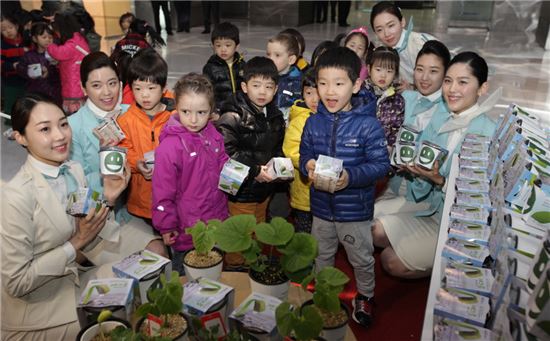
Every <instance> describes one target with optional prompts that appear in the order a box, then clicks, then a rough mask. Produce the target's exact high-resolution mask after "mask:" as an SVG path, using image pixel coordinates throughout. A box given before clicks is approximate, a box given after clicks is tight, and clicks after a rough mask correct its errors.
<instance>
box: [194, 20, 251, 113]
mask: <svg viewBox="0 0 550 341" xmlns="http://www.w3.org/2000/svg"><path fill="white" fill-rule="evenodd" d="M210 40H211V42H212V49H213V50H214V54H213V55H212V56H211V57H210V58H209V59H208V61H207V62H206V64H205V65H204V67H203V68H202V73H203V74H204V75H205V76H206V77H208V78H209V79H210V81H211V82H212V84H213V85H214V97H215V101H216V106H215V109H217V110H219V109H220V108H221V107H222V104H223V102H225V101H227V100H229V99H230V98H231V97H233V96H235V94H236V93H237V91H239V90H240V85H241V83H242V81H243V68H244V65H245V64H246V63H245V61H244V59H243V57H242V56H241V55H240V54H239V52H237V49H238V48H239V43H240V40H239V29H238V28H237V26H235V25H233V24H232V23H230V22H223V23H221V24H219V25H217V26H216V27H214V30H213V31H212V36H211V39H210Z"/></svg>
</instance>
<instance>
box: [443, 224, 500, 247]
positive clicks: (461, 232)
mask: <svg viewBox="0 0 550 341" xmlns="http://www.w3.org/2000/svg"><path fill="white" fill-rule="evenodd" d="M490 236H491V228H490V227H489V226H487V225H484V224H476V223H471V222H467V221H462V220H458V219H453V220H451V222H450V223H449V238H451V237H454V238H458V239H461V240H466V241H469V242H473V243H476V244H481V245H489V238H490Z"/></svg>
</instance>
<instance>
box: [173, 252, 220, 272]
mask: <svg viewBox="0 0 550 341" xmlns="http://www.w3.org/2000/svg"><path fill="white" fill-rule="evenodd" d="M222 259H223V256H222V255H221V253H220V252H218V251H216V250H211V251H210V252H208V253H207V254H206V255H200V254H198V253H197V251H196V250H191V251H189V252H187V253H186V254H185V256H184V258H183V261H184V262H185V263H186V264H189V265H191V266H193V267H195V268H208V267H211V266H214V265H216V264H218V263H220V262H221V261H222Z"/></svg>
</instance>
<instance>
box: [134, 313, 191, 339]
mask: <svg viewBox="0 0 550 341" xmlns="http://www.w3.org/2000/svg"><path fill="white" fill-rule="evenodd" d="M177 315H178V316H181V318H183V320H184V321H185V329H184V330H183V331H177V335H175V336H174V337H168V338H170V339H171V340H174V341H188V340H189V337H188V331H189V327H190V323H189V319H188V318H187V317H186V316H185V315H183V314H182V313H179V314H177ZM144 321H145V318H141V319H139V321H138V322H137V324H136V332H140V331H141V326H142V325H143V322H144Z"/></svg>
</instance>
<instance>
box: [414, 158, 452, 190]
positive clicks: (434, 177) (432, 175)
mask: <svg viewBox="0 0 550 341" xmlns="http://www.w3.org/2000/svg"><path fill="white" fill-rule="evenodd" d="M406 168H407V170H408V171H409V172H410V173H411V174H413V175H416V176H420V177H423V178H426V179H428V180H430V181H431V182H433V183H434V184H436V185H438V186H442V185H443V184H444V183H445V177H444V176H443V175H441V174H439V161H436V162H435V163H434V165H433V168H432V170H426V169H424V168H422V167H417V166H416V165H407V166H406Z"/></svg>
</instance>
